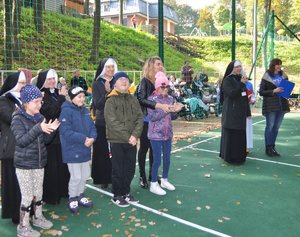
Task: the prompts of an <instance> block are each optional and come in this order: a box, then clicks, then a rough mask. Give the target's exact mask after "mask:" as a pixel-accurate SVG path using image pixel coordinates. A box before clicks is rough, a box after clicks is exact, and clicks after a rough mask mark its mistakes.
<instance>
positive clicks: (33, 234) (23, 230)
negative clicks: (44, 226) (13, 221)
mask: <svg viewBox="0 0 300 237" xmlns="http://www.w3.org/2000/svg"><path fill="white" fill-rule="evenodd" d="M17 234H18V237H40V236H41V234H40V233H39V232H38V231H36V230H34V229H32V227H31V226H30V225H29V226H21V225H20V224H19V225H18V227H17Z"/></svg>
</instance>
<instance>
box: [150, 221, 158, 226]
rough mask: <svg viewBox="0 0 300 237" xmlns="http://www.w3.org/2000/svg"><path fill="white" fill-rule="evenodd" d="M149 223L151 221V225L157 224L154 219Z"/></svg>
mask: <svg viewBox="0 0 300 237" xmlns="http://www.w3.org/2000/svg"><path fill="white" fill-rule="evenodd" d="M148 223H149V225H155V224H156V223H155V222H154V221H150V222H148Z"/></svg>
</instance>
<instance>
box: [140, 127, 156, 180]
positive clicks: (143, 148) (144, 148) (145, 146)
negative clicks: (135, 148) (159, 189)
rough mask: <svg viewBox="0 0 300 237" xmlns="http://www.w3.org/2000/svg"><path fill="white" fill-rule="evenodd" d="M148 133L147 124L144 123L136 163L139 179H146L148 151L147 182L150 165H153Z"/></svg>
mask: <svg viewBox="0 0 300 237" xmlns="http://www.w3.org/2000/svg"><path fill="white" fill-rule="evenodd" d="M147 133H148V123H146V122H144V126H143V132H142V135H141V137H140V149H139V152H138V161H139V170H140V177H142V178H144V179H146V171H145V166H146V155H147V152H148V150H150V151H149V162H150V163H149V180H151V171H152V164H153V152H152V147H151V143H150V140H149V139H148V136H147Z"/></svg>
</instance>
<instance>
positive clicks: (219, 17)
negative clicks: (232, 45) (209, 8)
mask: <svg viewBox="0 0 300 237" xmlns="http://www.w3.org/2000/svg"><path fill="white" fill-rule="evenodd" d="M230 9H231V8H230ZM212 14H213V19H214V23H215V25H216V26H223V25H225V24H226V23H228V22H230V17H231V16H230V14H231V13H230V11H229V9H228V8H227V7H225V6H224V5H217V6H216V7H215V8H214V10H213V12H212Z"/></svg>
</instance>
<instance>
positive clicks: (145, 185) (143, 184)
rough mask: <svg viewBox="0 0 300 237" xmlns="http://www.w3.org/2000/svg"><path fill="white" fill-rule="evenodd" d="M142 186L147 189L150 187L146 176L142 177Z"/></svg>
mask: <svg viewBox="0 0 300 237" xmlns="http://www.w3.org/2000/svg"><path fill="white" fill-rule="evenodd" d="M140 186H141V188H145V189H146V188H148V187H149V185H148V182H147V180H146V178H143V177H140Z"/></svg>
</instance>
